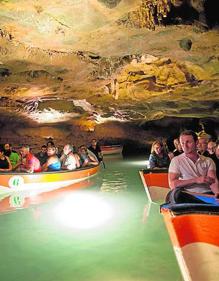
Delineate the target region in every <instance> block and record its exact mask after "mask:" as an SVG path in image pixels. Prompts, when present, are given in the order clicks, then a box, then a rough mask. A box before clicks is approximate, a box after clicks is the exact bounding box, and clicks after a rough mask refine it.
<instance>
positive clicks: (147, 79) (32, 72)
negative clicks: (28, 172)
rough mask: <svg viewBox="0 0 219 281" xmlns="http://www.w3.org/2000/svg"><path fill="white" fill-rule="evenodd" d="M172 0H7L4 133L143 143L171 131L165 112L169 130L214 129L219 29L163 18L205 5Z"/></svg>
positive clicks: (35, 138)
mask: <svg viewBox="0 0 219 281" xmlns="http://www.w3.org/2000/svg"><path fill="white" fill-rule="evenodd" d="M171 2H172V4H171V5H170V1H163V0H162V1H140V0H139V1H134V0H133V1H130V0H108V1H103V0H96V1H76V0H75V1H65V2H63V1H62V2H58V1H57V2H56V3H54V2H51V1H46V2H45V1H40V0H39V1H37V4H36V2H35V1H31V0H29V1H22V0H20V1H7V2H4V1H0V16H1V18H0V86H1V87H0V107H1V113H0V127H1V129H2V132H3V133H2V134H1V139H2V140H1V141H2V142H4V141H5V140H7V141H9V140H12V139H11V138H12V136H13V137H14V139H13V140H12V142H14V143H15V142H16V143H17V142H18V141H19V139H22V138H23V140H22V142H28V143H29V142H31V143H35V144H38V143H43V142H44V141H45V139H46V138H48V137H50V136H53V137H54V138H55V139H57V140H58V141H59V142H60V143H61V142H62V138H63V139H64V140H65V141H71V142H75V143H76V144H81V143H86V142H87V141H88V140H90V139H91V138H92V137H97V138H99V139H102V140H103V141H105V140H107V139H108V140H109V139H111V141H113V140H114V141H115V140H116V141H118V142H119V141H123V142H124V141H125V140H127V141H137V142H138V143H143V144H145V143H150V142H151V140H152V139H153V138H155V137H159V136H161V135H165V137H168V129H167V128H166V127H165V125H164V130H162V126H161V125H159V130H156V122H158V121H159V120H162V121H161V123H163V124H165V122H167V121H165V120H169V121H168V124H170V125H169V127H170V128H171V129H170V128H169V130H171V134H172V135H175V134H176V133H177V130H179V128H180V126H181V125H180V126H178V125H177V126H175V118H178V120H179V119H180V118H181V119H180V120H181V121H179V123H180V124H184V122H185V120H186V119H187V118H191V119H189V120H192V121H191V122H194V123H195V124H196V123H197V124H198V123H199V119H201V120H209V118H210V120H211V122H213V123H211V124H213V126H215V127H217V126H216V124H217V120H218V99H219V79H218V78H219V76H218V73H219V72H218V71H219V57H218V53H219V42H218V29H217V27H214V28H213V29H212V30H208V31H206V32H203V29H202V28H200V26H197V25H191V23H192V22H193V20H194V18H191V21H190V22H189V23H190V24H189V25H188V24H183V21H178V25H173V24H172V25H166V26H165V27H164V26H162V24H163V23H166V22H168V17H169V15H171V16H172V14H171V12H172V9H174V7H175V8H176V9H178V8H180V9H181V8H182V7H183V6H184V5H185V4H186V5H188V4H189V5H190V7H191V6H192V7H193V8H195V11H198V14H197V16H198V15H201V13H202V11H203V10H202V7H203V4H205V2H204V1H201V0H200V1H180V0H177V1H174V0H172V1H171ZM210 2H211V1H208V3H210ZM155 4H156V5H157V7H158V9H157V8H156V13H157V14H156V15H155V14H149V12H150V13H151V12H153V9H154V7H155V6H154V5H155ZM150 7H152V8H153V9H149V8H150ZM200 7H201V8H200ZM199 8H200V9H199ZM205 8H206V7H205ZM177 11H178V10H177ZM213 16H214V15H213ZM197 19H198V18H197ZM213 19H214V21H215V22H217V20H215V18H214V17H213ZM171 20H172V19H171ZM171 20H170V22H171ZM179 23H181V24H179ZM155 26H156V28H155ZM139 27H148V28H151V29H154V28H155V30H154V31H151V30H148V29H146V28H139ZM182 42H191V46H190V48H184V45H183V43H182ZM151 122H152V123H151ZM171 122H172V125H171ZM151 124H154V126H155V127H154V128H155V129H153V126H151ZM147 126H149V127H150V131H149V130H147ZM182 126H183V125H182ZM196 127H197V126H196ZM172 128H173V129H172ZM142 129H143V130H142ZM174 130H175V131H174ZM215 131H216V128H215ZM216 133H217V132H216ZM1 141H0V142H1Z"/></svg>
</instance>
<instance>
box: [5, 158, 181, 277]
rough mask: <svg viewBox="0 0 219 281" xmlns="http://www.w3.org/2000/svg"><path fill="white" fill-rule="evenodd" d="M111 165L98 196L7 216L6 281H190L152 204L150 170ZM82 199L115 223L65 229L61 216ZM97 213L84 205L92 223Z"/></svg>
mask: <svg viewBox="0 0 219 281" xmlns="http://www.w3.org/2000/svg"><path fill="white" fill-rule="evenodd" d="M105 163H106V169H102V172H101V176H102V181H100V180H98V181H97V182H96V181H95V183H94V185H93V186H92V187H90V188H86V189H83V190H80V192H79V191H76V192H74V191H72V192H70V193H65V194H60V195H59V196H58V197H56V198H53V199H52V198H50V200H48V201H47V202H43V203H41V204H39V205H38V204H30V205H29V207H28V208H24V209H17V210H15V211H13V212H9V213H2V214H0V233H1V242H0V250H1V262H0V276H1V278H0V279H1V281H30V280H32V281H72V280H75V281H87V280H89V281H103V280H104V281H158V280H168V281H178V280H182V278H181V275H180V272H179V269H178V265H177V262H176V259H175V256H174V253H173V250H172V247H171V243H170V240H169V237H168V234H167V232H166V229H165V225H164V223H163V220H162V216H161V215H160V214H159V206H156V205H153V204H152V205H151V206H149V205H148V203H147V198H146V194H145V191H144V188H143V186H142V183H141V180H140V177H139V174H138V170H139V169H141V168H143V167H144V164H143V163H142V162H139V161H137V160H133V159H132V160H130V161H129V160H122V159H116V158H106V159H105ZM79 193H80V196H81V198H83V196H85V197H86V196H87V195H88V196H92V197H94V198H95V196H96V197H97V198H98V200H101V202H104V204H107V206H108V208H110V209H111V212H112V213H111V217H108V220H106V221H105V222H103V223H102V224H101V225H99V226H96V227H93V228H88V229H84V228H82V229H81V228H75V227H72V226H71V227H70V226H68V225H66V223H65V224H63V223H62V222H61V221H60V220H59V219H58V218H57V216H56V212H55V211H54V210H56V209H57V208H59V211H60V208H61V207H60V206H61V204H63V202H66V201H65V200H68V201H69V200H70V199H69V198H73V197H74V196H75V194H79ZM89 198H90V197H89ZM89 200H90V199H89ZM36 201H37V200H36ZM91 201H92V200H91ZM0 204H1V201H0ZM64 204H65V203H64ZM73 205H74V203H71V201H70V207H69V209H67V214H66V215H64V217H65V218H66V219H67V221H68V222H72V221H73V219H74V218H75V215H74V214H73V213H72V214H71V212H75V210H72V209H71V207H72V206H73ZM94 205H98V203H97V202H96V201H95V203H94ZM94 205H93V206H92V205H91V206H90V205H89V204H87V205H83V208H84V209H85V214H87V216H86V217H88V218H89V223H91V221H92V211H93V208H95V206H94ZM86 208H87V210H86ZM97 212H98V213H99V214H102V213H104V207H103V206H102V207H100V208H99V209H98V208H97ZM89 215H91V216H90V217H89ZM83 219H84V217H83Z"/></svg>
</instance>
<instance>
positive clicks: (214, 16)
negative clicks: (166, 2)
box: [163, 0, 219, 28]
mask: <svg viewBox="0 0 219 281" xmlns="http://www.w3.org/2000/svg"><path fill="white" fill-rule="evenodd" d="M173 3H175V5H173V4H172V5H171V9H170V12H169V13H168V16H167V17H166V18H164V19H163V23H164V24H165V25H170V24H191V23H194V22H196V23H198V22H199V23H200V24H202V25H203V26H206V27H208V28H213V27H214V26H216V25H218V24H219V13H218V8H217V6H218V3H217V1H214V0H199V1H192V0H187V1H183V0H178V1H177V0H175V1H173Z"/></svg>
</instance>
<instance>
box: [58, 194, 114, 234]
mask: <svg viewBox="0 0 219 281" xmlns="http://www.w3.org/2000/svg"><path fill="white" fill-rule="evenodd" d="M54 212H55V216H56V218H57V219H58V220H59V221H60V222H61V223H62V224H63V225H65V226H68V227H71V228H77V229H89V228H95V227H97V226H99V225H102V224H104V223H106V222H107V221H108V220H109V219H110V218H111V217H112V209H111V208H110V206H109V205H108V204H107V203H106V202H104V200H103V199H101V198H99V197H97V196H95V195H93V194H84V193H82V194H80V193H75V194H71V195H69V196H68V198H65V199H64V201H63V202H61V203H60V204H59V205H58V206H57V207H56V208H55V210H54Z"/></svg>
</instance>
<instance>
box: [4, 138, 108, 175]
mask: <svg viewBox="0 0 219 281" xmlns="http://www.w3.org/2000/svg"><path fill="white" fill-rule="evenodd" d="M89 148H90V150H89V149H88V148H87V146H85V145H81V146H79V148H78V149H76V148H75V147H74V146H73V145H72V144H66V145H65V146H64V148H63V150H62V152H61V153H60V152H59V150H58V148H57V147H56V146H55V144H54V142H53V141H48V142H47V144H45V145H42V147H41V150H40V151H39V152H38V153H36V154H33V153H32V152H31V149H30V147H29V146H28V145H23V146H22V147H21V148H19V150H18V151H15V150H14V149H12V145H11V144H9V143H6V144H4V145H1V146H0V172H9V171H17V172H28V173H33V172H41V171H59V170H74V169H77V168H80V167H86V166H95V165H98V164H99V162H101V161H102V159H103V157H102V153H101V150H100V146H99V145H98V143H97V141H96V139H93V140H92V142H91V146H90V147H89Z"/></svg>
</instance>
